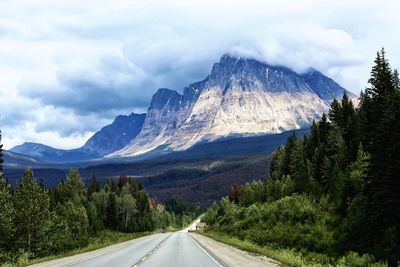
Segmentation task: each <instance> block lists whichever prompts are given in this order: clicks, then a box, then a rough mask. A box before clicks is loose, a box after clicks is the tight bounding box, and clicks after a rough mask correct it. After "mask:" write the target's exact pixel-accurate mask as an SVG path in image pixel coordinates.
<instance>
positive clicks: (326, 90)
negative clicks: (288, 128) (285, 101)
mask: <svg viewBox="0 0 400 267" xmlns="http://www.w3.org/2000/svg"><path fill="white" fill-rule="evenodd" d="M302 77H303V79H304V81H305V82H306V83H307V84H308V86H310V88H311V89H312V90H313V91H314V92H315V93H316V94H317V95H318V96H319V97H320V98H321V99H322V100H324V101H325V103H326V104H327V105H329V104H330V103H331V102H332V101H333V100H334V99H335V98H338V97H340V96H342V95H343V93H345V92H346V94H347V95H348V96H349V97H350V98H352V99H354V98H357V96H356V95H355V94H353V93H351V92H349V91H347V90H346V89H344V88H343V87H342V86H340V85H339V84H338V83H337V82H335V81H334V80H332V79H331V78H329V77H326V76H325V75H323V74H322V73H321V72H319V71H317V70H315V69H310V70H309V71H307V72H306V73H304V74H302Z"/></svg>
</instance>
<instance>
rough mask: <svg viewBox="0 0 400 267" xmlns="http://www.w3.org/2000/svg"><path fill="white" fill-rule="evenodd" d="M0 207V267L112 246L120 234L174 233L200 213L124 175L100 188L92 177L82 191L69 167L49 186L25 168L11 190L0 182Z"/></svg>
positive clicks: (195, 208)
mask: <svg viewBox="0 0 400 267" xmlns="http://www.w3.org/2000/svg"><path fill="white" fill-rule="evenodd" d="M0 207H1V210H0V237H1V238H0V264H2V263H5V262H8V263H13V264H19V263H20V262H21V259H23V260H29V259H33V258H38V257H45V256H49V255H64V254H65V253H66V252H68V251H72V250H74V249H77V248H85V247H86V246H88V245H91V244H92V243H93V242H96V243H107V242H108V243H112V241H114V242H116V241H118V240H119V239H118V238H119V237H124V235H122V233H143V234H146V233H151V232H154V231H157V230H161V231H163V230H174V229H178V228H181V227H183V226H185V225H187V224H189V223H190V222H192V221H193V220H194V219H195V218H196V217H197V216H199V214H200V213H201V209H200V208H199V207H198V206H195V205H193V204H191V203H188V202H185V201H183V200H181V199H179V198H175V197H173V198H171V199H170V200H168V201H167V202H165V203H164V204H163V203H160V202H159V201H157V199H156V198H150V197H149V196H148V194H147V193H146V191H145V190H144V188H143V186H142V185H141V184H140V183H137V182H135V181H134V179H132V178H130V177H127V176H121V177H120V178H119V179H113V180H108V182H107V183H106V184H105V185H104V186H100V184H99V182H98V181H97V180H96V177H93V178H92V180H91V183H90V184H89V186H87V187H85V185H84V182H83V180H82V178H81V177H80V175H79V172H78V171H77V170H74V169H73V170H71V171H70V173H69V174H68V176H67V177H66V179H65V180H63V181H61V182H60V183H59V184H58V185H57V186H55V187H53V188H46V187H45V186H44V185H43V184H42V183H41V182H40V181H39V182H38V181H37V180H36V179H35V178H34V174H33V172H32V170H30V169H27V170H25V172H24V175H23V177H22V178H21V180H20V181H19V183H18V184H17V186H16V188H15V189H13V188H12V187H11V185H10V184H9V183H7V182H6V181H5V179H3V178H1V179H0ZM138 236H140V235H138ZM127 237H131V238H132V236H131V235H127ZM110 241H111V242H110ZM108 243H107V244H108ZM22 265H24V264H22Z"/></svg>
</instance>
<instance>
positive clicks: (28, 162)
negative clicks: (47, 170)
mask: <svg viewBox="0 0 400 267" xmlns="http://www.w3.org/2000/svg"><path fill="white" fill-rule="evenodd" d="M3 157H4V169H13V168H19V169H20V168H27V167H30V168H39V167H44V166H46V165H45V163H43V162H41V161H39V160H36V159H34V158H31V157H28V156H26V155H23V154H18V153H15V152H12V151H8V150H3Z"/></svg>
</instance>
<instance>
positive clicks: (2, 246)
mask: <svg viewBox="0 0 400 267" xmlns="http://www.w3.org/2000/svg"><path fill="white" fill-rule="evenodd" d="M14 214H15V210H14V205H13V202H12V195H11V192H10V189H9V187H8V183H6V181H5V180H4V179H3V177H2V175H1V174H0V236H1V238H0V251H1V250H10V249H11V246H12V243H13V242H12V241H13V236H14V233H15V224H14Z"/></svg>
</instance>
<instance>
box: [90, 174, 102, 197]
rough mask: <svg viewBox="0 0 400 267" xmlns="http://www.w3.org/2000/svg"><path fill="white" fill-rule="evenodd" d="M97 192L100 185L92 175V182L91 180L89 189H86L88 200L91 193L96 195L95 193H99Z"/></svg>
mask: <svg viewBox="0 0 400 267" xmlns="http://www.w3.org/2000/svg"><path fill="white" fill-rule="evenodd" d="M99 191H100V183H99V182H98V181H97V179H96V176H95V175H93V176H92V180H91V182H90V185H89V187H88V189H87V196H88V198H90V196H91V195H92V194H93V193H96V192H99Z"/></svg>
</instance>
